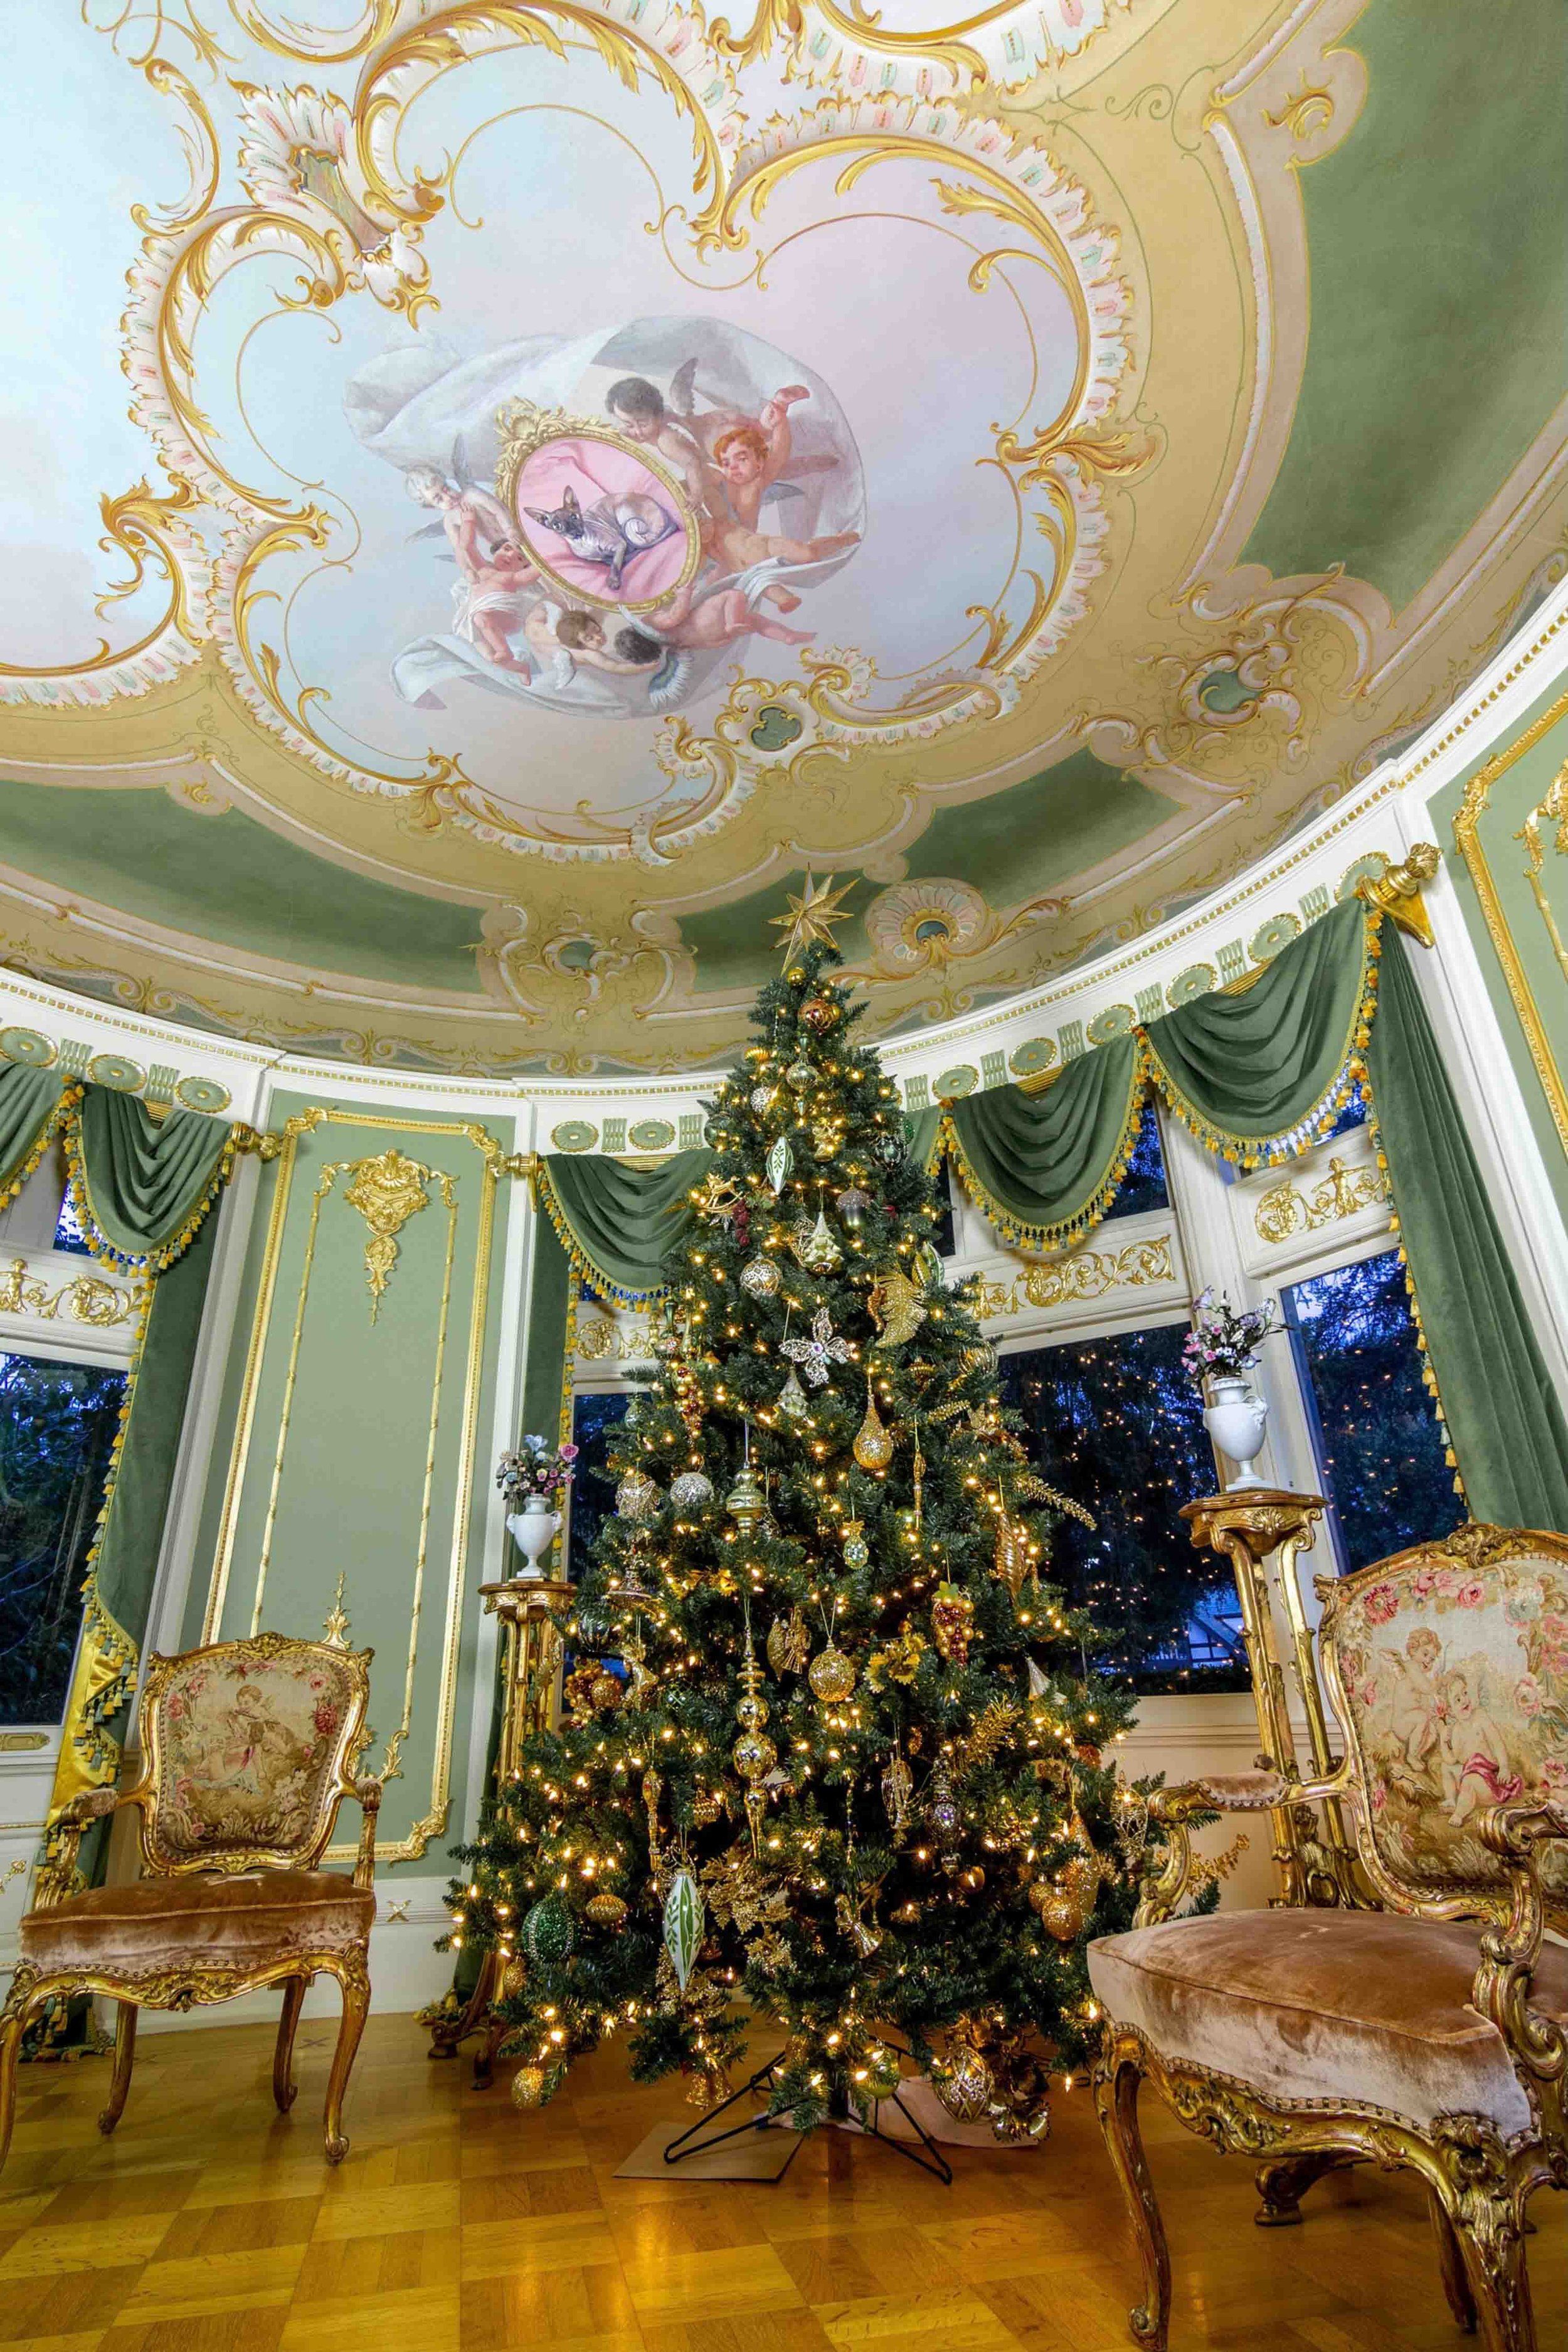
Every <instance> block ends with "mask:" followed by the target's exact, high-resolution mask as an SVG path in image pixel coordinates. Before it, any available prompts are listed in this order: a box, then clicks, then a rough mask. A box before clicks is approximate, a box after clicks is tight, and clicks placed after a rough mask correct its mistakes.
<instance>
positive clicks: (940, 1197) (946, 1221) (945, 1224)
mask: <svg viewBox="0 0 1568 2352" xmlns="http://www.w3.org/2000/svg"><path fill="white" fill-rule="evenodd" d="M931 1181H932V1187H933V1190H934V1191H935V1192H936V1207H937V1211H938V1214H937V1218H936V1223H935V1224H934V1225H933V1226H932V1227H931V1246H932V1248H933V1249H934V1250H935V1251H936V1255H937V1256H938V1257H951V1256H952V1255H953V1253H954V1251H955V1250H956V1248H957V1246H958V1244H957V1241H956V1237H955V1235H954V1232H953V1193H952V1189H951V1188H952V1181H953V1180H952V1177H951V1175H950V1173H949V1171H948V1167H947V1162H946V1160H943V1161H942V1162H941V1164H940V1166H939V1167H938V1168H937V1171H936V1175H935V1176H934V1177H933V1178H932V1180H931Z"/></svg>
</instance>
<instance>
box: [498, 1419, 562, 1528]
mask: <svg viewBox="0 0 1568 2352" xmlns="http://www.w3.org/2000/svg"><path fill="white" fill-rule="evenodd" d="M576 1460H577V1448H576V1446H575V1445H556V1446H550V1445H547V1444H546V1443H545V1441H544V1439H543V1438H542V1437H525V1438H524V1439H523V1440H522V1443H521V1444H519V1446H518V1448H517V1452H516V1453H515V1454H502V1456H501V1458H500V1460H499V1462H497V1465H496V1484H497V1486H499V1487H500V1489H501V1491H502V1493H503V1494H504V1495H505V1496H506V1497H507V1502H508V1504H509V1505H510V1506H511V1507H512V1508H513V1510H521V1508H522V1507H523V1505H524V1504H525V1503H526V1502H528V1500H529V1499H530V1498H531V1497H532V1496H539V1497H540V1499H541V1500H543V1501H544V1502H547V1503H549V1502H553V1501H554V1500H555V1497H556V1496H558V1495H559V1493H560V1492H561V1490H562V1488H563V1487H565V1486H570V1482H571V1472H572V1465H573V1464H574V1463H575V1462H576Z"/></svg>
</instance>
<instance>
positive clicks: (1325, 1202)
mask: <svg viewBox="0 0 1568 2352" xmlns="http://www.w3.org/2000/svg"><path fill="white" fill-rule="evenodd" d="M1387 1197H1388V1187H1387V1185H1386V1183H1385V1181H1384V1179H1383V1176H1382V1175H1381V1173H1380V1172H1379V1171H1378V1170H1377V1169H1376V1168H1375V1167H1365V1168H1353V1167H1352V1166H1351V1165H1350V1164H1349V1162H1348V1161H1347V1160H1341V1159H1340V1158H1339V1157H1338V1155H1337V1154H1336V1155H1335V1157H1334V1158H1333V1159H1332V1160H1330V1161H1329V1164H1328V1173H1327V1174H1326V1175H1325V1176H1324V1177H1323V1179H1322V1182H1321V1183H1318V1184H1314V1185H1313V1186H1312V1190H1311V1192H1301V1190H1300V1189H1299V1188H1298V1187H1297V1186H1296V1185H1295V1184H1293V1183H1291V1180H1290V1178H1289V1177H1286V1179H1285V1181H1283V1183H1281V1184H1271V1185H1270V1187H1269V1190H1268V1191H1267V1192H1265V1193H1264V1194H1263V1195H1262V1197H1261V1199H1260V1201H1259V1202H1258V1204H1257V1206H1256V1208H1255V1209H1254V1210H1253V1212H1252V1223H1253V1224H1254V1225H1255V1226H1256V1227H1257V1231H1258V1238H1259V1240H1260V1241H1264V1242H1268V1243H1270V1244H1272V1245H1273V1246H1275V1247H1277V1246H1278V1245H1279V1244H1281V1242H1287V1241H1289V1240H1290V1239H1291V1235H1292V1234H1315V1233H1317V1232H1319V1231H1320V1230H1321V1228H1322V1226H1324V1225H1332V1224H1333V1223H1337V1221H1338V1220H1339V1219H1340V1218H1342V1217H1354V1216H1357V1215H1359V1213H1361V1211H1362V1210H1363V1209H1369V1208H1371V1206H1372V1205H1373V1203H1374V1202H1375V1201H1383V1200H1386V1199H1387Z"/></svg>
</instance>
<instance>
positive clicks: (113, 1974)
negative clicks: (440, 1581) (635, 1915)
mask: <svg viewBox="0 0 1568 2352" xmlns="http://www.w3.org/2000/svg"><path fill="white" fill-rule="evenodd" d="M370 1664H371V1652H370V1651H369V1650H362V1651H356V1650H350V1649H347V1648H345V1647H343V1646H342V1645H341V1644H340V1643H337V1642H332V1641H327V1642H298V1641H291V1640H288V1639H287V1638H286V1637H285V1636H283V1635H282V1634H278V1633H259V1634H256V1636H255V1637H254V1638H253V1639H252V1640H250V1641H246V1642H218V1643H212V1644H211V1645H210V1646H208V1647H207V1648H205V1649H200V1650H188V1651H185V1652H184V1653H183V1654H181V1655H180V1656H177V1657H170V1658H165V1657H158V1656H154V1658H153V1659H152V1664H151V1665H150V1667H149V1669H148V1673H147V1679H146V1682H145V1685H144V1686H143V1690H142V1698H141V1738H142V1746H143V1757H144V1762H143V1769H142V1773H141V1779H140V1780H138V1781H137V1782H136V1784H135V1786H134V1787H133V1788H131V1789H127V1790H125V1791H124V1792H123V1793H122V1794H118V1793H117V1792H116V1791H115V1790H112V1789H95V1790H89V1792H88V1793H87V1795H85V1796H82V1797H78V1798H76V1799H75V1800H73V1801H72V1802H71V1803H70V1804H69V1805H68V1806H67V1807H66V1808H65V1810H64V1811H63V1812H62V1814H61V1815H60V1817H59V1820H58V1822H57V1824H56V1828H55V1831H54V1832H53V1835H52V1837H51V1843H50V1847H49V1852H48V1855H47V1861H46V1863H45V1865H44V1867H43V1869H42V1870H41V1871H40V1873H39V1876H38V1883H37V1894H36V1900H35V1904H34V1907H33V1909H32V1910H31V1911H29V1912H28V1913H27V1914H26V1916H25V1917H24V1918H23V1920H22V1922H21V1925H20V1927H19V1930H18V1937H19V1944H20V1958H19V1961H18V1965H17V1969H16V1975H15V1977H14V1978H13V1979H12V1983H11V1990H10V1993H9V1995H8V1997H7V1999H6V2001H5V2007H4V2009H3V2010H0V2164H3V2163H4V2162H5V2152H6V2149H7V2147H8V2145H9V2142H10V2137H11V2125H12V2118H13V2115H14V2112H15V2105H16V2058H17V2051H18V2046H19V2044H20V2042H21V2039H22V2035H23V2033H24V2032H25V2031H26V2027H27V2024H28V2021H29V2020H30V2019H31V2018H32V2017H33V2016H34V2015H36V2013H37V2011H39V2010H40V2009H41V2008H42V2006H43V2004H44V2003H45V2002H46V2001H47V2000H49V1999H51V1997H52V1998H55V1999H66V2000H68V1999H70V1998H71V1997H73V1996H75V1995H78V1994H83V1993H87V1994H93V1993H102V1994H107V1995H108V1996H110V1998H112V1999H113V2000H117V2001H118V2002H119V2004H120V2012H119V2020H118V2025H117V2030H116V2034H115V2045H114V2073H113V2078H112V2080H111V2083H110V2093H109V2104H108V2105H107V2106H106V2107H105V2108H104V2110H103V2112H102V2114H101V2115H100V2116H99V2130H100V2131H104V2132H111V2131H112V2130H113V2129H114V2126H115V2125H116V2124H117V2123H118V2122H119V2121H120V2115H121V2113H122V2112H123V2110H124V2106H125V2099H126V2094H127V2092H128V2091H129V2089H130V2087H131V2064H132V2061H133V2058H134V2055H135V2048H136V2021H137V2015H138V2011H139V2010H141V2009H142V2008H147V2009H173V2010H186V2009H190V2008H192V2007H193V2006H194V2005H197V2004H203V2005H204V2004H205V2003H207V2002H210V2001H222V2000H235V1998H237V1996H238V1995H239V1994H241V1993H247V1992H258V1991H261V1990H265V1989H266V1988H267V1986H277V1985H281V1986H282V1987H283V2014H282V2018H281V2021H280V2022H279V2025H278V2032H277V2049H276V2052H275V2054H274V2060H273V2075H272V2087H273V2095H274V2097H275V2099H276V2100H277V2105H278V2108H279V2110H280V2111H281V2112H282V2113H284V2114H287V2110H288V2108H289V2107H290V2106H291V2105H293V2102H294V2084H293V2081H292V2079H291V2073H290V2068H291V2061H292V2057H293V2050H294V2032H295V2028H296V2026H297V2025H298V2021H299V2011H300V2008H301V2006H302V2004H303V2002H304V1999H305V1993H306V1989H307V1987H308V1985H309V1982H310V1979H312V1977H314V1976H318V1975H327V1976H332V1977H336V1979H338V1982H339V1985H340V1988H341V1990H342V2000H343V2008H342V2019H341V2022H340V2026H339V2030H338V2042H337V2047H336V2049H335V2051H334V2053H333V2056H332V2069H331V2074H330V2077H329V2082H328V2086H327V2110H326V2152H327V2160H328V2162H329V2164H337V2163H339V2162H340V2160H341V2158H343V2156H344V2155H345V2154H346V2152H347V2150H348V2145H349V2143H348V2141H347V2140H346V2139H345V2138H344V2137H343V2134H342V2109H343V2095H344V2093H345V2091H346V2090H347V2087H348V2082H349V2074H350V2068H351V2067H352V2065H353V2063H354V2053H355V2051H356V2049H357V2048H358V2046H359V2040H360V2035H361V2031H362V2029H363V2026H364V2021H365V2015H366V2011H368V2009H369V2006H370V1975H369V1969H368V1958H369V1949H370V1932H371V1921H372V1919H373V1918H374V1916H375V1908H376V1898H375V1895H374V1893H373V1891H372V1888H371V1878H372V1875H373V1873H374V1869H375V1832H376V1813H377V1809H378V1808H379V1806H380V1804H381V1800H382V1787H381V1782H380V1781H379V1780H360V1779H356V1778H354V1777H353V1776H352V1768H353V1763H354V1759H355V1758H356V1756H357V1755H358V1753H359V1752H360V1750H361V1748H362V1746H363V1744H364V1738H365V1731H364V1724H365V1707H366V1703H367V1699H368V1696H369V1687H370ZM345 1797H353V1798H355V1799H357V1800H358V1801H359V1803H360V1805H361V1807H362V1809H363V1813H364V1821H363V1826H362V1830H361V1838H360V1844H359V1853H358V1858H357V1860H356V1863H355V1865H354V1874H353V1876H352V1878H348V1877H345V1876H342V1875H340V1874H339V1873H337V1872H333V1871H327V1870H323V1869H321V1868H320V1867H319V1864H320V1862H321V1858H322V1856H323V1855H324V1853H326V1851H327V1847H328V1844H329V1842H330V1839H331V1835H332V1830H333V1826H334V1823H335V1822H336V1820H337V1815H338V1808H339V1806H340V1803H341V1801H342V1800H343V1799H344V1798H345ZM122 1805H134V1806H136V1807H138V1808H139V1810H140V1814H141V1820H140V1823H139V1828H140V1832H141V1870H142V1875H141V1877H139V1878H137V1879H135V1880H133V1881H131V1883H130V1884H129V1885H119V1886H94V1887H88V1888H78V1886H77V1885H76V1876H77V1872H76V1859H77V1851H78V1846H79V1845H80V1843H81V1839H82V1834H83V1832H84V1831H85V1830H86V1828H87V1827H88V1824H89V1822H94V1821H100V1820H102V1819H104V1818H105V1817H106V1816H107V1815H108V1814H110V1813H112V1812H114V1811H117V1810H118V1809H119V1808H120V1806H122Z"/></svg>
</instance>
